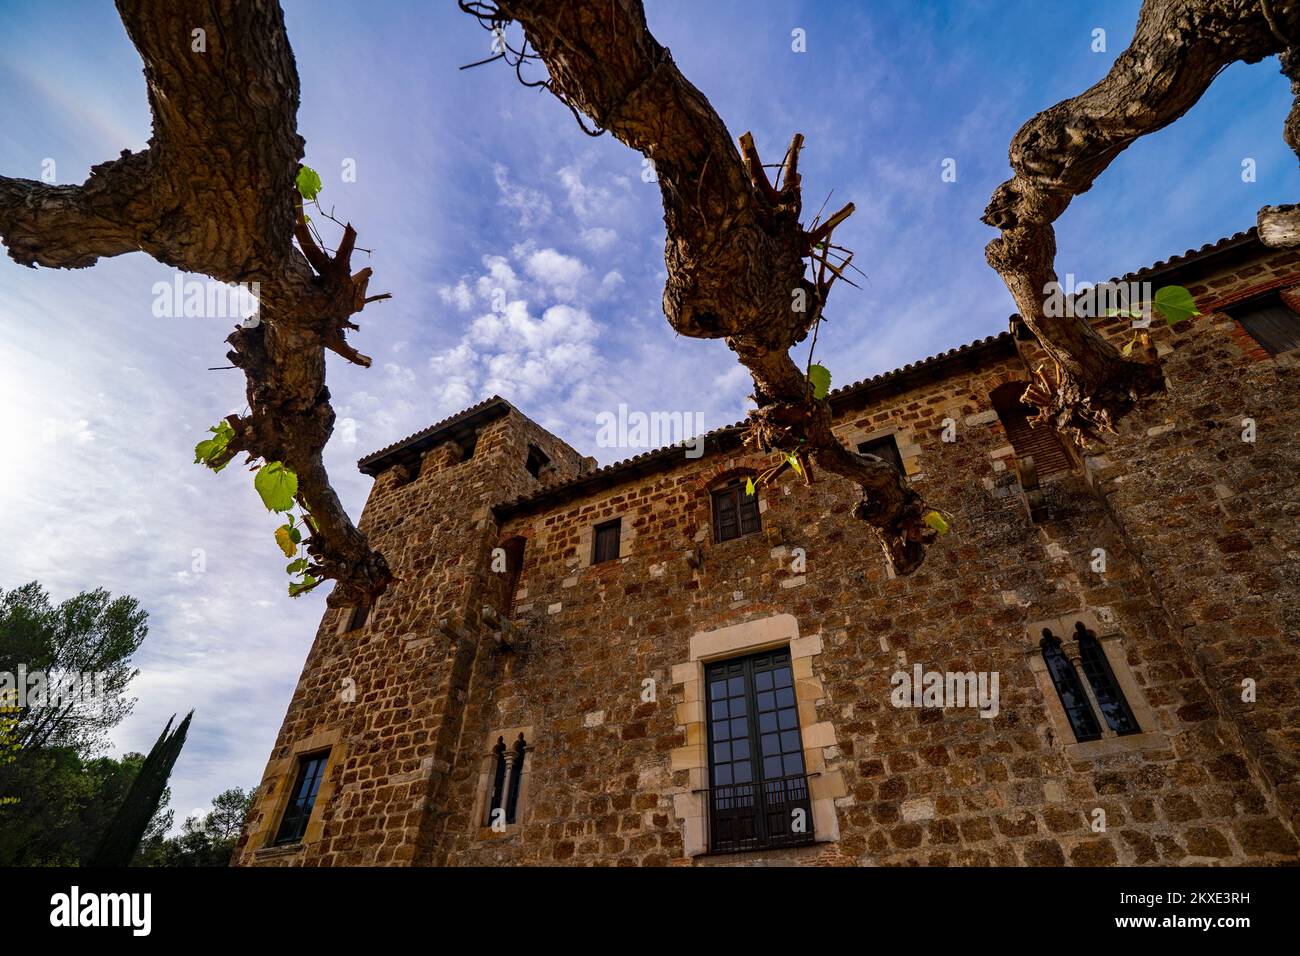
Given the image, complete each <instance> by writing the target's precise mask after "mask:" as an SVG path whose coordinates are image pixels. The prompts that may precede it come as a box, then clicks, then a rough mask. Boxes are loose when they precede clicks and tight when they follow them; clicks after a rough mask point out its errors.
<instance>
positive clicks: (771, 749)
mask: <svg viewBox="0 0 1300 956" xmlns="http://www.w3.org/2000/svg"><path fill="white" fill-rule="evenodd" d="M762 739H763V756H764V757H766V756H767V755H768V754H779V753H780V752H781V737H780V735H779V734H764V735H763V738H762Z"/></svg>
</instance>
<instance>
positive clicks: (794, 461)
mask: <svg viewBox="0 0 1300 956" xmlns="http://www.w3.org/2000/svg"><path fill="white" fill-rule="evenodd" d="M785 460H786V461H788V462H789V463H790V467H791V468H793V469H794V473H795V474H796V475H802V474H803V465H801V464H799V459H798V458H796V457H795V455H794V453H793V452H791V453H790V454H789V455H786V456H785Z"/></svg>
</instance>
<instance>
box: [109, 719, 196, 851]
mask: <svg viewBox="0 0 1300 956" xmlns="http://www.w3.org/2000/svg"><path fill="white" fill-rule="evenodd" d="M193 716H194V711H190V712H189V713H188V714H186V715H185V719H184V720H182V721H181V722H180V724H179V725H178V726H177V728H176V729H175V730H174V731H173V730H172V729H171V726H172V721H171V720H168V721H167V726H166V727H164V728H163V732H162V734H161V735H160V736H159V737H158V740H157V742H156V743H155V744H154V745H153V749H151V750H150V751H149V755H148V756H147V757H145V758H144V762H143V763H142V764H141V765H140V772H139V773H137V774H136V776H135V779H134V780H133V781H131V789H130V790H128V791H127V793H126V796H125V797H124V798H123V799H122V802H121V805H120V806H119V807H118V808H117V813H115V814H113V819H112V820H111V821H110V822H109V824H108V826H107V827H105V828H104V832H103V833H102V835H101V836H100V840H99V843H98V845H97V846H96V848H95V851H94V853H92V854H91V857H90V865H91V866H127V865H128V864H130V862H131V860H132V859H133V858H134V857H135V855H136V851H137V850H138V849H139V847H140V844H141V842H142V841H143V839H144V837H145V834H146V833H147V832H148V830H149V823H150V821H151V820H152V819H153V817H154V815H155V814H156V813H157V812H158V809H159V807H160V806H161V801H162V798H163V794H164V792H165V791H166V790H167V778H168V777H170V776H171V772H172V767H173V766H175V765H176V758H177V757H179V756H180V755H181V748H182V747H184V746H185V736H186V734H187V733H188V732H189V729H190V720H191V718H193ZM174 719H175V717H173V718H172V720H174Z"/></svg>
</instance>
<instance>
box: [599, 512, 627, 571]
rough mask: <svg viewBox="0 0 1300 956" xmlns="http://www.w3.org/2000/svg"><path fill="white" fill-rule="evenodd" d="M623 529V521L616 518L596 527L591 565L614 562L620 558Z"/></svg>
mask: <svg viewBox="0 0 1300 956" xmlns="http://www.w3.org/2000/svg"><path fill="white" fill-rule="evenodd" d="M622 528H623V519H622V518H615V519H614V520H613V521H606V522H605V523H604V524H598V525H596V528H595V531H594V532H593V533H592V547H591V563H592V564H600V563H601V562H602V561H613V560H614V559H615V558H617V557H618V549H619V543H620V542H619V537H620V534H621V532H622Z"/></svg>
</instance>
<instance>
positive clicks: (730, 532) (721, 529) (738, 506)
mask: <svg viewBox="0 0 1300 956" xmlns="http://www.w3.org/2000/svg"><path fill="white" fill-rule="evenodd" d="M759 528H760V522H759V516H758V495H757V493H755V494H752V495H751V494H747V493H746V491H745V482H742V481H736V482H733V483H731V484H729V485H727V486H726V487H725V488H719V489H718V490H717V491H715V492H713V537H714V540H715V541H717V542H719V543H721V542H723V541H730V540H731V539H732V538H740V537H743V536H744V535H747V534H753V533H754V532H755V531H758V530H759Z"/></svg>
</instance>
